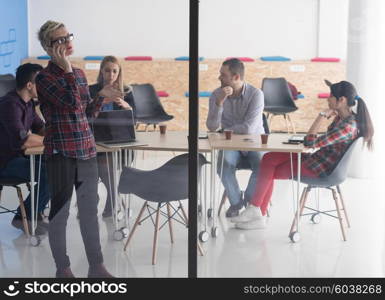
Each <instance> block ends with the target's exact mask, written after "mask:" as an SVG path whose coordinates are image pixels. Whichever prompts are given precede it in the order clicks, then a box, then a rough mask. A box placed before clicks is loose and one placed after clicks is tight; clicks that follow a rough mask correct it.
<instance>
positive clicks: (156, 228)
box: [152, 203, 161, 265]
mask: <svg viewBox="0 0 385 300" xmlns="http://www.w3.org/2000/svg"><path fill="white" fill-rule="evenodd" d="M160 206H161V203H159V204H158V209H157V210H156V218H155V228H154V243H153V246H152V264H153V265H155V264H156V253H157V248H158V233H159V212H160Z"/></svg>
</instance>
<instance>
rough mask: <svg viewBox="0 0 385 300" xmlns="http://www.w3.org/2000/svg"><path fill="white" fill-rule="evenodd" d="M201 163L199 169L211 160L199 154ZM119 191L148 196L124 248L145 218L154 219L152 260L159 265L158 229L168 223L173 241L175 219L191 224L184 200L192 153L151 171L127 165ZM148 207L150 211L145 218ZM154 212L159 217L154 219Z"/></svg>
mask: <svg viewBox="0 0 385 300" xmlns="http://www.w3.org/2000/svg"><path fill="white" fill-rule="evenodd" d="M198 163H199V165H198V166H199V168H198V171H199V173H200V170H201V168H202V166H203V165H204V164H207V163H208V162H207V160H206V159H205V157H204V156H203V155H202V154H199V160H198ZM118 191H119V193H123V194H134V195H136V196H138V197H139V198H142V199H143V200H145V202H144V204H143V206H142V208H141V210H140V212H139V215H138V217H137V218H136V221H135V224H134V226H133V228H132V230H131V232H130V235H129V236H128V239H127V242H126V244H125V246H124V250H126V249H127V246H128V243H129V242H130V241H131V238H132V236H133V235H134V233H135V230H136V228H137V226H138V225H140V224H141V223H142V222H143V221H144V220H147V219H151V221H152V223H153V224H154V227H155V229H154V240H153V249H152V264H153V265H155V263H156V251H157V240H158V232H159V231H160V229H162V227H163V226H165V225H166V224H167V223H168V225H169V230H170V238H171V243H173V242H174V237H173V229H172V220H175V221H176V222H178V223H181V224H183V225H184V226H186V227H187V226H188V218H187V214H186V212H185V210H184V208H183V205H182V203H181V201H180V200H184V199H187V198H188V154H181V155H178V156H176V157H174V158H172V159H170V160H169V161H168V162H166V163H165V164H164V165H163V166H161V167H159V168H157V169H155V170H151V171H144V170H138V169H135V168H131V167H124V168H123V171H122V174H121V177H120V181H119V186H118ZM172 201H177V202H178V206H177V207H174V206H173V205H172V204H171V203H170V202H172ZM149 202H155V203H157V208H153V207H151V206H150V204H149ZM163 207H166V208H167V213H165V212H163V211H161V208H163ZM146 208H147V212H148V215H147V216H146V217H144V218H142V215H143V213H144V211H145V210H146ZM180 212H181V213H180ZM154 214H155V221H154V219H153V215H154ZM160 214H161V215H162V216H164V217H166V220H165V222H164V223H163V224H162V225H161V226H159V216H160ZM198 250H199V251H200V252H201V254H202V249H201V248H200V246H199V244H198Z"/></svg>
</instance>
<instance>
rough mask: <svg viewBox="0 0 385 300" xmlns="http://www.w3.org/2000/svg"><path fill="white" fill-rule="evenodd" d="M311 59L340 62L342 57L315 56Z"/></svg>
mask: <svg viewBox="0 0 385 300" xmlns="http://www.w3.org/2000/svg"><path fill="white" fill-rule="evenodd" d="M311 61H315V62H339V61H340V59H339V58H337V57H314V58H312V59H311Z"/></svg>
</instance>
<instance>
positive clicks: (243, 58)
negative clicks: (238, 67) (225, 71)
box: [226, 57, 254, 62]
mask: <svg viewBox="0 0 385 300" xmlns="http://www.w3.org/2000/svg"><path fill="white" fill-rule="evenodd" d="M232 58H238V59H239V60H240V61H246V62H251V61H254V59H253V58H251V57H227V58H226V60H229V59H232Z"/></svg>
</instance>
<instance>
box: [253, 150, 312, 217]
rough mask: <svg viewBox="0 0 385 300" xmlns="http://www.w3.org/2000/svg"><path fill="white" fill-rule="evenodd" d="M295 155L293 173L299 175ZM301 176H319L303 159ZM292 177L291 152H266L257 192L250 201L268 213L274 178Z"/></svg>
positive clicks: (259, 173)
mask: <svg viewBox="0 0 385 300" xmlns="http://www.w3.org/2000/svg"><path fill="white" fill-rule="evenodd" d="M292 156H293V175H294V176H296V175H297V161H298V156H297V154H294V153H293V154H292ZM301 176H306V177H318V175H317V174H315V173H314V172H313V171H311V170H309V169H307V168H306V167H305V166H304V164H303V160H302V162H301ZM290 178H291V164H290V153H281V152H269V153H266V154H265V155H264V156H263V158H262V161H261V163H260V166H259V171H258V177H257V186H256V188H255V193H254V196H253V198H252V199H251V201H250V203H251V204H252V205H254V206H257V207H260V208H261V211H262V214H263V215H266V212H267V207H268V205H269V202H270V199H271V194H272V193H273V187H274V179H290Z"/></svg>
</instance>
